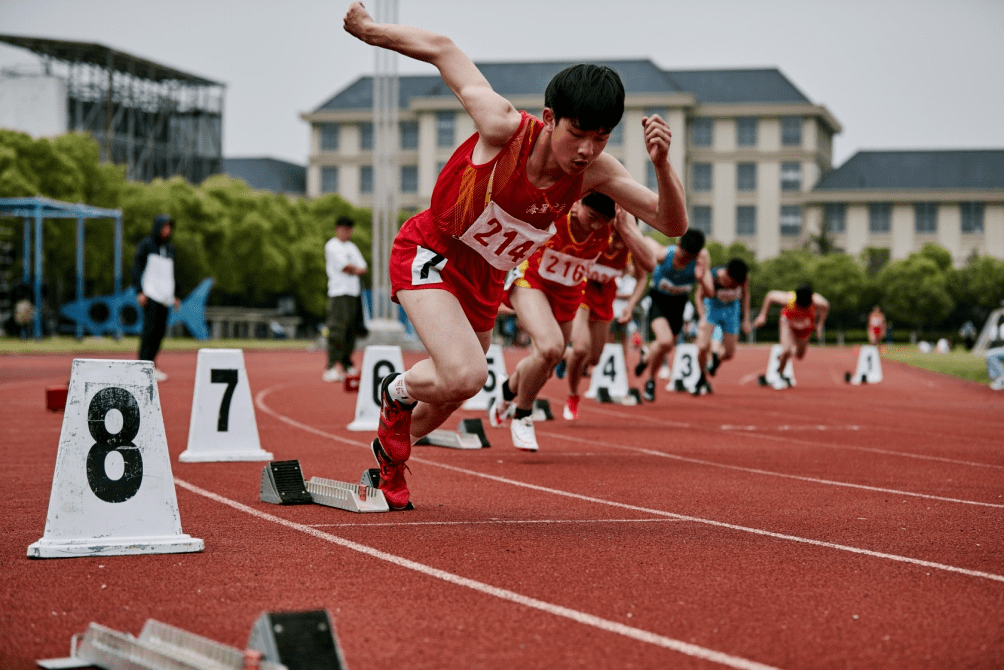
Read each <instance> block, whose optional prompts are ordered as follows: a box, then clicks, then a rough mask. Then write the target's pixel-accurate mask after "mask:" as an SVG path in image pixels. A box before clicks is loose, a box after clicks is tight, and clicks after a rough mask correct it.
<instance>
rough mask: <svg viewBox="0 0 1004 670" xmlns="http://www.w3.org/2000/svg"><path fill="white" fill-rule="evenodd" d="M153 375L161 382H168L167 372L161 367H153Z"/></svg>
mask: <svg viewBox="0 0 1004 670" xmlns="http://www.w3.org/2000/svg"><path fill="white" fill-rule="evenodd" d="M153 377H154V379H156V380H157V381H159V382H166V381H167V373H166V372H164V371H163V370H161V369H160V368H154V369H153Z"/></svg>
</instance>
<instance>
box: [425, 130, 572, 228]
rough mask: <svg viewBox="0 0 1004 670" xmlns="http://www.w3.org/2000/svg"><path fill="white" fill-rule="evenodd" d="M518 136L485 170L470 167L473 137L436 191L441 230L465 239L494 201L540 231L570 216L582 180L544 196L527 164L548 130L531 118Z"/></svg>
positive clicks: (565, 182) (568, 178) (563, 181)
mask: <svg viewBox="0 0 1004 670" xmlns="http://www.w3.org/2000/svg"><path fill="white" fill-rule="evenodd" d="M520 114H521V120H520V125H519V129H518V130H517V131H516V134H515V135H513V137H512V138H511V139H510V140H509V143H508V144H506V146H505V147H503V149H502V151H500V152H499V154H498V155H497V156H495V158H493V159H492V160H490V161H489V162H487V163H484V164H482V165H474V164H473V163H472V162H471V153H472V152H473V151H474V145H475V144H477V141H478V134H477V133H474V134H473V135H471V136H470V137H469V138H467V140H465V141H464V143H463V144H461V145H460V146H459V147H457V150H456V151H454V152H453V155H452V156H451V157H450V160H448V161H447V162H446V165H445V166H444V167H443V170H442V172H440V174H439V178H438V179H437V180H436V186H435V188H434V189H433V191H432V203H431V205H430V207H429V210H430V214H431V215H432V220H433V222H434V223H435V225H436V227H437V228H438V229H439V230H440V231H442V232H444V233H446V234H447V235H450V236H452V237H460V236H461V235H463V233H464V232H465V231H466V230H467V229H468V228H470V227H471V224H472V223H474V221H475V220H476V219H477V218H478V216H480V215H481V213H482V212H483V211H484V210H485V208H486V207H487V206H488V202H489V200H491V201H494V202H495V204H496V205H498V206H499V207H501V208H502V209H503V210H505V212H506V213H508V214H509V215H510V216H512V217H514V218H516V219H519V220H520V221H524V222H526V223H528V224H530V225H531V226H533V227H535V228H538V229H540V230H546V229H547V228H548V227H549V226H550V225H551V223H552V222H553V221H554V220H555V219H557V218H558V217H560V216H562V215H564V214H567V213H568V211H569V209H570V208H571V206H572V203H574V202H575V201H576V200H578V199H579V195H580V194H581V192H582V175H581V174H579V175H570V174H565V175H563V176H562V177H561V178H560V179H558V181H556V182H555V183H554V184H553V185H552V186H551V187H550V188H548V189H545V190H540V189H538V188H536V187H534V186H533V184H531V183H530V182H529V180H528V179H527V177H526V162H527V159H528V158H529V156H530V151H531V150H532V149H533V146H534V143H535V142H536V141H537V139H538V138H539V137H540V131H541V129H542V128H543V127H544V124H543V122H542V121H540V119H537V118H536V117H534V116H531V115H530V114H527V113H526V112H520Z"/></svg>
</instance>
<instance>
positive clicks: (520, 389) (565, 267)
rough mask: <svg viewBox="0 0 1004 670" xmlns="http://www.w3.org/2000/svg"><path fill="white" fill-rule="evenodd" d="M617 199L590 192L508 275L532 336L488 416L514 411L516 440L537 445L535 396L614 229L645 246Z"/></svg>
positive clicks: (508, 299)
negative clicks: (552, 233)
mask: <svg viewBox="0 0 1004 670" xmlns="http://www.w3.org/2000/svg"><path fill="white" fill-rule="evenodd" d="M616 212H617V207H616V205H615V204H614V201H613V200H612V199H610V198H609V197H607V196H605V195H603V194H602V193H590V194H589V195H587V196H586V197H584V198H582V200H580V201H579V202H577V203H576V204H575V205H574V206H573V207H572V211H571V213H569V215H568V216H566V217H563V218H561V219H559V220H558V221H556V222H555V225H556V228H557V232H556V233H555V234H554V236H553V237H552V238H551V239H549V240H548V241H547V242H546V243H545V245H544V246H543V247H541V248H540V249H539V250H538V251H537V252H536V253H535V254H534V255H533V256H532V257H531V258H530V259H529V260H528V261H526V262H525V263H522V264H520V265H519V266H518V267H516V268H514V269H513V270H512V271H511V272H510V273H509V276H508V277H507V278H506V286H507V287H508V292H507V293H506V296H505V298H503V302H504V303H505V304H506V305H507V306H509V307H512V308H513V309H514V310H515V311H516V318H518V319H519V322H520V325H521V326H522V327H523V328H524V330H525V331H526V333H527V335H528V336H529V337H530V353H529V355H527V356H526V357H525V358H523V360H521V361H520V362H519V364H518V365H517V366H516V369H515V370H514V371H513V373H512V375H511V376H510V377H509V378H508V379H506V380H505V381H504V382H503V383H502V393H501V396H498V397H496V398H494V399H493V401H492V403H491V405H490V406H489V407H488V422H489V423H490V424H491V425H492V426H494V427H496V428H500V427H501V426H502V425H503V424H504V423H505V420H506V419H507V418H509V417H510V415H511V416H512V422H511V423H510V432H511V434H512V443H513V446H514V447H516V448H517V449H523V450H525V451H536V450H537V449H538V444H537V438H536V433H535V431H534V427H533V419H532V418H531V414H532V411H533V404H534V401H535V400H536V399H537V395H538V394H539V393H540V389H541V388H543V386H544V384H545V383H546V382H547V379H548V377H550V376H551V371H552V370H554V366H555V365H557V364H558V362H559V361H560V360H561V357H562V354H563V353H564V351H565V343H566V342H568V340H569V337H570V336H571V332H572V319H573V318H574V317H575V315H576V313H577V312H578V311H579V305H581V304H582V291H583V289H584V287H585V285H586V279H587V278H588V277H589V274H590V272H591V271H592V269H593V266H594V263H595V261H596V259H597V258H599V256H600V254H601V253H602V252H603V250H604V249H606V248H607V246H608V245H609V243H610V234H611V229H615V230H618V231H625V232H624V234H625V235H627V236H630V235H631V230H630V228H629V227H631V228H634V237H633V238H632V240H635V239H637V242H636V244H637V246H638V247H639V248H643V244H644V243H643V242H641V233H639V232H638V227H637V225H636V224H635V223H634V222H629V221H628V219H627V217H626V216H625V215H623V214H622V215H621V216H616Z"/></svg>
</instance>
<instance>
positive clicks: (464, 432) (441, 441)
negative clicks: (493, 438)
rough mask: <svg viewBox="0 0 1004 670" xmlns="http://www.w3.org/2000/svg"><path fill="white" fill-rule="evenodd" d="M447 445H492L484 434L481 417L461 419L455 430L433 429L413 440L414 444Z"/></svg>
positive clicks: (474, 446)
mask: <svg viewBox="0 0 1004 670" xmlns="http://www.w3.org/2000/svg"><path fill="white" fill-rule="evenodd" d="M429 445H431V446H434V447H447V448H449V449H487V448H488V447H490V446H492V445H491V444H490V443H489V442H488V436H487V435H485V427H484V425H483V424H482V423H481V419H461V420H460V425H459V426H457V430H456V432H454V431H452V430H434V431H432V432H431V433H429V434H428V435H426V436H424V437H420V438H419V439H418V440H416V441H415V446H429Z"/></svg>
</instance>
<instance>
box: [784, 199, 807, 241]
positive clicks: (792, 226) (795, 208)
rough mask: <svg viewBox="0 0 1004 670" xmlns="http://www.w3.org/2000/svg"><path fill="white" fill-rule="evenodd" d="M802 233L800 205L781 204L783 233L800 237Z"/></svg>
mask: <svg viewBox="0 0 1004 670" xmlns="http://www.w3.org/2000/svg"><path fill="white" fill-rule="evenodd" d="M801 234H802V208H801V206H799V205H781V235H783V236H784V237H798V236H799V235H801Z"/></svg>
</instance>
